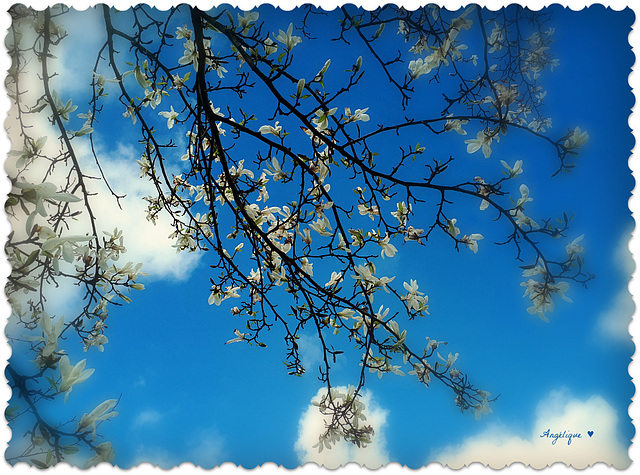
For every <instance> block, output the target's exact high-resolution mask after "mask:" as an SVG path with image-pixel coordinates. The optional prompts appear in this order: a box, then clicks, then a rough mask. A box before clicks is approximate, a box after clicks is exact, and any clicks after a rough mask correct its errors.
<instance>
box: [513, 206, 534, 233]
mask: <svg viewBox="0 0 640 475" xmlns="http://www.w3.org/2000/svg"><path fill="white" fill-rule="evenodd" d="M513 211H514V210H511V211H510V214H511V215H512V216H513V217H514V218H516V224H517V225H518V226H520V227H523V226H531V227H532V228H534V229H540V225H538V223H536V222H535V221H534V220H533V219H531V218H530V217H529V216H525V214H524V213H523V212H522V210H519V209H517V210H515V214H514V213H513Z"/></svg>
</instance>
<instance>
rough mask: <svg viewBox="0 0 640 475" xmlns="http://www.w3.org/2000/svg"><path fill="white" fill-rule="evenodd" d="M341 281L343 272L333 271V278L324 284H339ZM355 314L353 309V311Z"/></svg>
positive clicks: (328, 285)
mask: <svg viewBox="0 0 640 475" xmlns="http://www.w3.org/2000/svg"><path fill="white" fill-rule="evenodd" d="M340 282H342V272H332V273H331V279H329V282H327V283H326V284H324V286H325V287H332V286H334V285H337V284H339V283H340ZM351 312H352V314H353V311H351Z"/></svg>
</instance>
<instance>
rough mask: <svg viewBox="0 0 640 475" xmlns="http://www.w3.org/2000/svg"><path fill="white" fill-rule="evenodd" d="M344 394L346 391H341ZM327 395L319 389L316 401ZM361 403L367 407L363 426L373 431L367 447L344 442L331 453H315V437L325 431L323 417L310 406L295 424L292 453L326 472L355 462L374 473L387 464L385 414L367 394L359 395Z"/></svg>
mask: <svg viewBox="0 0 640 475" xmlns="http://www.w3.org/2000/svg"><path fill="white" fill-rule="evenodd" d="M340 389H342V390H344V391H346V388H340ZM325 393H326V389H324V388H321V389H320V390H319V391H318V393H317V395H316V397H320V396H321V395H322V394H325ZM362 402H363V403H364V404H365V405H366V408H367V409H366V412H365V414H366V416H367V420H366V424H368V425H371V426H372V427H373V429H374V431H375V434H374V436H373V442H372V443H371V444H369V445H368V446H366V447H360V448H359V447H356V446H355V445H353V444H352V443H350V442H345V441H344V440H342V441H340V442H339V443H337V444H335V445H334V446H333V447H332V448H331V449H324V450H323V451H322V452H318V448H317V447H315V448H314V447H313V446H314V445H315V444H317V443H318V437H319V436H320V434H322V432H324V428H325V416H323V415H322V414H321V413H320V411H319V410H318V408H317V407H316V406H314V405H311V404H309V407H308V408H307V409H306V410H305V412H304V413H303V414H302V416H301V417H300V420H299V422H298V439H297V440H296V443H295V446H294V448H295V451H296V454H297V455H298V460H299V461H300V463H301V464H305V463H307V462H314V463H317V464H319V465H323V466H324V467H326V468H338V467H340V466H342V465H345V464H347V463H349V462H356V463H358V464H360V465H364V466H365V467H367V468H370V469H375V468H379V467H381V466H383V465H385V464H387V463H389V453H388V450H387V444H386V439H385V435H384V428H385V425H386V421H387V411H386V410H384V409H382V408H380V407H379V406H378V405H377V404H376V403H375V402H374V400H373V396H372V395H371V392H370V391H365V392H364V394H363V395H362Z"/></svg>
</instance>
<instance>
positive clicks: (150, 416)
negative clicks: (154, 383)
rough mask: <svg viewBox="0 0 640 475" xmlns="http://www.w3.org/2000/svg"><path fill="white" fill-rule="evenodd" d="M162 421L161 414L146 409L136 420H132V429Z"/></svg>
mask: <svg viewBox="0 0 640 475" xmlns="http://www.w3.org/2000/svg"><path fill="white" fill-rule="evenodd" d="M161 419H162V414H160V413H159V412H158V411H156V410H155V409H146V410H144V411H142V412H140V413H139V414H138V415H137V416H136V418H135V419H134V420H133V425H134V427H139V426H143V425H150V424H155V423H157V422H160V420H161Z"/></svg>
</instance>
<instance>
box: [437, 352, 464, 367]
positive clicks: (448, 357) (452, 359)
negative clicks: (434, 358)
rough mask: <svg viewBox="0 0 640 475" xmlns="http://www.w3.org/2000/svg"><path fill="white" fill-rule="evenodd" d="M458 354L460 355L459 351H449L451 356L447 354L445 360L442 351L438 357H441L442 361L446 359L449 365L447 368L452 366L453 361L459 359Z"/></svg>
mask: <svg viewBox="0 0 640 475" xmlns="http://www.w3.org/2000/svg"><path fill="white" fill-rule="evenodd" d="M458 356H460V354H459V353H456V354H455V355H454V354H453V353H449V356H447V359H446V360H445V359H444V358H443V357H442V356H441V355H440V353H438V358H440V359H441V360H442V361H444V362H445V363H446V365H447V368H451V366H453V363H455V362H456V360H457V359H458Z"/></svg>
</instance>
